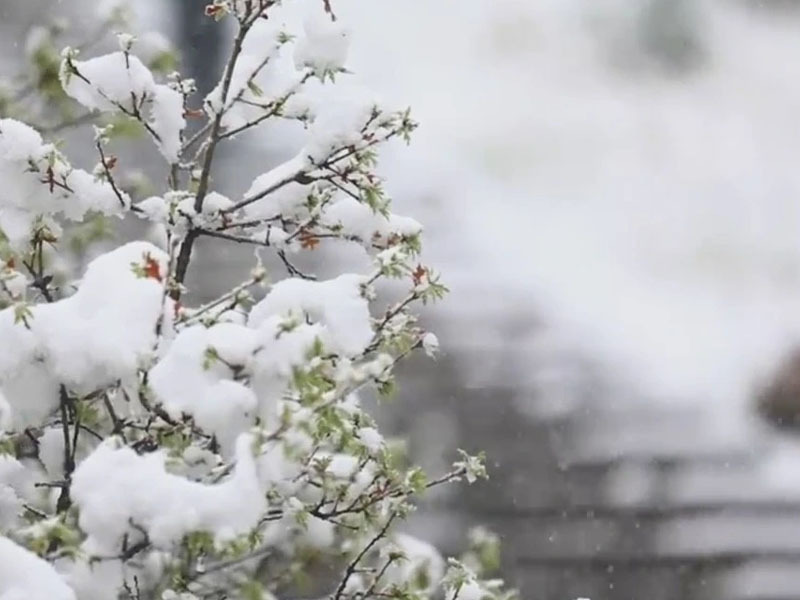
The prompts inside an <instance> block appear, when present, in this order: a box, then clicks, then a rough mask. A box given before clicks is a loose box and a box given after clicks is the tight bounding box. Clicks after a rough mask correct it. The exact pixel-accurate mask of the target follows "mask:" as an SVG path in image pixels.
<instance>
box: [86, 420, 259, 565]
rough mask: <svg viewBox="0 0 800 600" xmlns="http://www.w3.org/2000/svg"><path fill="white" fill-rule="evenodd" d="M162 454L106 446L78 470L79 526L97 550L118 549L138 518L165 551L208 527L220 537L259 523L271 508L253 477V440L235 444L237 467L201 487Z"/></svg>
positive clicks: (242, 438)
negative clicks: (170, 470) (176, 470)
mask: <svg viewBox="0 0 800 600" xmlns="http://www.w3.org/2000/svg"><path fill="white" fill-rule="evenodd" d="M164 460H165V456H164V455H163V454H162V453H160V452H157V453H151V454H147V455H144V456H139V455H137V454H136V453H135V452H134V451H133V450H131V449H130V448H125V447H122V448H119V447H116V443H115V440H114V439H111V440H108V441H106V442H104V443H103V444H101V445H100V446H99V447H98V448H97V449H96V450H95V451H94V453H93V454H91V455H90V456H89V457H88V458H87V459H86V460H84V461H83V462H82V463H81V464H80V466H79V467H78V469H77V470H76V471H75V474H74V478H73V485H72V495H73V498H74V500H75V502H76V504H77V505H78V506H79V508H80V521H79V523H80V526H81V529H82V530H83V531H85V532H86V533H87V534H88V535H89V536H90V539H91V541H92V545H93V546H94V547H95V548H96V549H98V550H105V551H106V552H108V553H114V552H115V550H116V549H117V548H118V547H119V544H120V542H121V541H122V537H123V536H124V534H125V533H126V532H131V533H132V534H134V535H135V530H132V529H131V526H130V523H131V522H133V523H135V524H137V525H138V526H140V527H143V528H144V529H145V530H146V531H147V534H148V536H149V539H150V540H151V542H152V543H153V544H154V545H155V546H156V547H157V548H163V549H168V548H169V547H170V546H171V544H173V543H175V542H177V541H179V540H180V539H181V538H182V537H183V536H184V535H186V534H188V533H190V532H192V531H208V532H210V533H212V534H213V535H215V536H216V538H217V539H218V540H219V541H226V540H230V539H231V538H233V537H235V536H236V535H241V534H244V533H247V532H248V531H249V530H250V529H251V528H253V527H255V525H256V524H257V523H258V520H259V518H260V517H261V516H262V515H263V513H264V511H265V510H266V500H265V498H264V490H263V488H262V486H261V484H260V483H259V481H258V478H257V476H256V467H255V462H254V458H253V454H252V438H251V437H250V436H248V435H242V436H240V437H239V439H238V440H237V442H236V467H235V470H234V472H233V474H232V475H231V476H230V478H229V479H227V480H225V481H224V482H222V483H219V484H216V485H204V484H201V483H197V482H194V481H190V480H188V479H184V478H182V477H179V476H177V475H172V474H170V473H168V472H167V471H166V470H165V467H164Z"/></svg>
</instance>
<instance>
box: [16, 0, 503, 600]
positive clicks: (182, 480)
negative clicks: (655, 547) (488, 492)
mask: <svg viewBox="0 0 800 600" xmlns="http://www.w3.org/2000/svg"><path fill="white" fill-rule="evenodd" d="M284 4H286V6H280V3H279V2H277V1H276V0H235V1H227V0H216V1H215V2H214V3H213V4H210V5H209V6H207V7H206V14H207V16H208V18H213V19H217V20H225V19H229V20H234V21H235V22H236V24H237V26H238V32H237V34H236V37H235V39H234V41H233V44H232V48H231V51H230V55H229V58H228V60H227V65H226V67H225V69H224V73H223V76H222V79H221V80H220V82H219V84H218V85H217V87H216V88H215V89H214V90H213V91H212V92H211V93H210V94H209V95H208V97H206V98H205V99H201V100H198V99H196V98H195V97H194V95H193V84H192V82H191V81H189V80H186V79H183V78H181V77H180V75H178V74H177V73H174V74H171V75H169V76H167V77H160V76H159V75H158V74H157V72H154V70H153V68H151V67H152V66H153V60H152V57H151V58H150V59H147V58H145V59H142V58H139V57H137V46H138V44H139V42H138V41H137V39H136V38H135V37H133V36H131V35H127V34H126V35H119V36H118V42H119V49H118V50H117V51H115V52H111V53H109V54H104V55H99V56H84V55H85V54H87V51H86V49H85V48H84V50H83V51H81V52H79V51H78V50H76V49H71V48H66V49H65V50H63V52H61V54H60V58H59V59H55V58H54V56H55V55H54V50H53V48H52V38H51V37H48V35H50V34H49V33H48V30H47V29H40V30H37V31H36V32H35V35H34V36H32V39H31V42H30V44H28V46H29V52H30V55H31V56H32V57H34V59H33V63H32V66H31V67H30V72H29V74H30V73H33V77H31V81H32V85H31V86H29V87H28V88H27V89H23V90H22V91H21V92H20V93H19V94H12V95H10V96H9V97H8V98H7V101H8V104H7V105H6V107H5V109H4V110H14V106H13V103H14V102H17V104H18V105H20V104H21V105H22V106H18V107H17V108H16V110H17V111H18V114H25V111H26V109H28V110H29V111H32V113H33V112H37V111H38V114H39V115H40V116H43V118H44V120H45V121H46V122H47V123H48V125H47V127H46V128H45V129H46V130H47V131H48V132H51V133H52V132H54V131H59V130H61V128H62V127H63V126H66V125H68V124H73V125H79V124H86V125H85V126H87V127H94V137H93V147H92V148H91V151H92V153H96V155H97V160H98V163H97V165H96V166H95V167H94V168H93V169H91V170H89V171H86V170H81V169H78V168H74V167H73V166H72V165H71V164H70V162H69V159H68V158H67V156H66V153H65V150H64V149H63V148H62V147H61V145H60V144H57V143H55V142H54V140H52V139H49V138H48V136H47V135H42V134H41V133H40V132H38V131H37V130H36V129H35V128H34V127H32V126H30V125H27V124H25V123H23V122H21V121H19V120H17V119H13V118H4V119H0V174H1V175H2V177H1V180H2V188H0V307H2V310H0V432H1V433H0V599H2V600H12V599H18V600H22V599H25V600H38V599H41V600H73V599H80V600H84V599H85V600H93V599H97V600H101V599H102V600H107V599H110V598H131V599H133V598H135V599H140V598H142V599H143V598H160V599H163V600H169V599H183V600H187V599H193V598H208V599H211V598H218V599H222V598H245V599H253V598H270V597H281V596H286V595H287V594H297V593H302V590H303V589H304V587H303V584H304V580H305V583H306V584H309V583H310V584H311V585H310V589H313V590H314V592H313V593H314V594H315V595H316V594H318V595H319V597H325V598H330V599H332V600H345V599H347V600H350V599H353V600H355V599H359V600H361V599H367V598H397V599H412V598H414V599H416V598H419V599H422V598H431V597H443V598H448V599H449V600H455V599H456V598H461V599H463V600H480V599H482V598H489V599H495V600H496V599H500V598H506V597H507V596H508V592H505V591H503V590H502V588H501V582H499V581H496V580H484V579H481V577H480V573H481V572H482V571H483V570H484V568H485V567H496V566H497V565H496V563H497V556H498V555H497V546H496V542H497V540H496V538H494V537H493V536H491V535H490V534H488V533H487V532H480V534H479V535H477V534H476V535H473V537H472V538H471V542H472V546H471V548H470V549H469V551H468V553H467V554H466V555H465V556H464V557H462V559H461V560H460V561H459V560H454V559H450V560H449V561H447V560H445V559H444V558H443V557H442V556H441V555H440V554H439V552H438V551H437V550H436V549H434V548H433V547H431V546H430V545H429V544H427V543H425V542H423V541H421V540H418V539H415V538H413V537H410V536H408V535H406V534H403V533H399V532H397V531H395V526H396V525H398V524H401V522H402V521H403V519H405V518H406V517H407V516H408V515H409V513H410V512H411V511H412V510H413V509H414V503H415V500H416V499H417V498H418V497H419V496H421V495H422V494H423V493H424V492H425V491H426V490H427V489H429V488H431V487H433V486H438V485H441V484H445V483H449V482H453V481H456V480H459V479H466V480H468V481H469V482H472V481H474V480H475V479H476V478H478V477H482V476H485V470H484V467H483V464H482V462H481V460H480V458H479V457H473V456H469V455H467V454H464V453H462V455H461V456H460V459H459V460H458V461H457V462H456V463H455V464H454V465H453V468H452V470H451V471H450V472H447V473H441V474H436V475H432V476H428V475H426V474H425V473H424V472H423V471H422V470H421V469H420V468H418V467H415V466H407V465H406V464H405V461H404V460H403V458H402V457H401V456H399V455H398V453H397V451H396V449H395V448H394V446H392V445H390V444H387V443H386V441H385V440H384V438H383V437H382V435H381V433H380V432H379V431H378V430H377V428H376V425H375V422H374V420H373V418H372V417H371V416H370V415H369V414H367V413H366V412H365V411H364V410H363V409H362V408H361V406H360V404H359V399H358V395H357V394H358V392H359V391H360V390H362V389H364V388H367V387H372V388H375V389H377V390H378V392H380V393H383V394H388V393H390V391H391V389H392V384H393V368H394V367H395V365H396V364H397V363H398V362H399V361H400V360H402V359H403V358H405V357H406V356H407V355H409V354H410V353H411V352H413V351H415V350H418V349H422V350H423V351H425V352H426V353H428V354H434V353H435V352H436V350H437V347H438V342H437V340H436V337H435V335H434V334H433V333H431V332H428V331H426V330H424V329H423V328H422V327H421V326H420V324H419V323H418V321H417V318H416V317H415V315H414V312H413V311H414V308H415V306H416V305H418V304H419V303H426V302H430V301H434V300H437V299H439V298H440V297H442V296H443V294H444V293H445V291H446V290H445V288H444V287H443V285H442V284H441V283H440V282H439V279H438V277H437V276H436V275H435V274H434V272H433V271H432V270H431V269H430V268H429V267H427V266H425V265H423V264H422V263H421V262H420V261H421V259H420V256H419V253H420V235H421V232H422V227H421V225H420V224H419V223H417V222H416V221H414V220H413V219H411V218H408V217H402V216H398V215H395V214H394V213H393V212H392V211H391V203H390V200H389V198H388V196H387V194H386V192H385V191H384V188H383V186H382V182H381V179H380V178H379V177H378V176H377V175H376V173H375V167H376V161H377V158H378V150H379V148H380V147H381V145H382V144H384V143H385V142H387V141H388V140H390V139H392V138H401V139H406V140H407V139H408V137H409V135H410V134H411V132H412V131H413V130H414V127H415V123H414V122H413V121H412V120H411V117H410V115H409V112H408V111H406V110H400V111H397V110H391V109H390V108H387V107H386V106H384V105H383V104H380V103H378V102H376V101H375V100H374V99H373V98H372V97H371V96H369V95H364V94H356V93H354V92H352V90H348V91H344V90H342V92H341V93H339V92H337V89H338V87H339V86H338V85H337V82H338V81H339V80H340V78H342V77H345V75H346V71H345V69H344V65H345V60H346V56H347V47H348V40H349V35H350V32H349V31H348V30H347V28H346V27H345V25H344V24H343V23H341V22H340V21H339V20H337V19H336V17H335V14H334V8H335V7H332V6H331V5H330V3H328V2H320V3H319V4H318V5H315V6H313V9H314V10H311V11H310V13H309V15H308V16H307V18H306V20H305V23H304V26H303V27H302V29H301V30H300V31H291V30H289V29H288V28H287V27H286V25H285V23H287V22H291V21H290V20H287V19H286V18H285V11H288V10H290V9H291V5H292V4H294V3H293V2H291V1H289V0H287V1H286V2H285V3H284ZM50 33H52V32H50ZM150 53H151V54H152V52H150ZM54 61H55V63H54ZM162 62H163V61H162ZM54 80H55V81H57V82H58V83H60V88H58V89H56V87H54V86H55V83H54ZM323 92H324V93H323ZM323 98H324V100H323ZM70 99H71V100H70ZM76 105H77V106H79V107H82V108H81V109H80V110H76V108H75V107H76ZM32 107H34V108H36V107H38V109H41V108H43V107H50V109H51V110H50V113H48V112H47V110H44V111H41V110H38V109H37V110H33V109H32ZM54 107H57V108H54ZM56 110H57V111H59V114H61V115H62V117H64V118H65V119H66V122H64V123H60V124H57V123H54V121H53V118H54V115H53V114H52V112H53V111H56ZM81 111H83V112H81ZM281 119H282V120H296V121H300V122H302V123H303V124H304V125H306V126H307V140H306V143H305V146H304V147H303V149H302V150H301V151H300V152H298V153H297V155H296V156H295V157H294V158H291V159H290V160H288V161H286V162H285V163H283V164H281V165H279V166H277V167H276V168H273V169H271V170H269V171H268V172H266V173H262V174H258V175H257V176H255V177H254V178H253V182H252V185H251V186H250V188H249V190H248V191H247V192H246V193H245V194H244V196H242V197H239V198H227V197H225V196H223V195H222V194H220V193H218V192H217V191H215V190H214V186H213V182H212V178H211V174H212V170H213V168H214V166H215V155H216V153H217V151H218V149H219V147H220V146H221V145H223V144H229V143H231V141H232V140H233V138H235V137H236V136H237V135H238V134H240V133H243V132H245V131H249V130H254V129H256V128H257V127H258V126H259V125H260V124H262V123H264V122H266V121H268V120H281ZM190 121H193V122H195V123H197V125H196V126H194V127H192V128H190V129H187V122H190ZM131 123H133V124H135V125H136V127H139V128H141V129H143V130H144V131H145V132H146V135H147V136H149V138H151V140H152V142H153V144H154V147H155V148H156V149H157V150H158V152H160V154H161V155H162V157H163V159H164V162H165V163H166V165H167V167H168V168H167V171H168V173H169V176H168V178H167V183H166V184H165V188H164V189H163V190H161V191H160V193H158V194H157V195H151V196H149V197H147V198H144V199H142V198H137V197H136V193H135V191H134V190H132V189H130V188H129V187H128V186H126V185H124V184H123V181H124V178H122V177H121V176H120V175H121V173H120V171H121V169H122V168H123V167H122V166H121V165H119V164H118V159H117V158H116V157H114V156H113V155H112V154H111V153H110V151H109V141H110V140H111V139H112V138H113V137H114V136H115V135H116V133H117V132H118V130H119V129H120V128H124V127H130V125H131ZM189 131H191V133H189ZM98 215H101V216H115V217H125V216H129V215H130V216H133V217H135V218H140V219H144V220H146V221H149V222H150V223H151V224H152V225H153V226H154V227H157V228H158V230H159V231H160V237H161V239H162V240H163V243H162V244H161V245H160V246H159V245H156V244H153V243H150V242H143V241H136V242H131V243H127V244H124V245H121V246H119V247H116V248H113V249H111V250H110V251H107V252H105V253H101V254H100V255H99V256H97V257H96V258H94V259H93V260H92V261H91V262H90V263H89V264H88V267H86V268H85V270H84V271H83V272H82V273H76V274H73V275H70V274H69V269H68V268H67V266H65V263H64V261H63V260H61V261H60V260H59V259H60V257H62V258H63V256H65V255H66V253H67V252H68V247H67V246H68V243H67V240H68V237H67V233H66V232H68V231H73V230H75V228H80V227H81V225H80V224H81V223H84V224H85V223H92V222H94V220H95V219H98V218H99V217H98ZM76 224H77V225H76ZM203 237H215V238H220V239H223V240H229V241H230V242H231V243H246V244H251V245H253V246H256V247H261V248H262V249H263V250H264V251H265V252H274V253H276V255H277V256H278V257H279V258H280V261H281V262H282V264H283V266H284V267H285V274H283V273H279V272H274V273H273V272H267V270H266V269H265V268H264V267H263V266H262V265H261V264H260V263H257V264H256V265H255V266H254V267H253V269H252V272H251V273H250V274H249V277H247V279H246V280H245V281H244V282H243V283H242V284H241V285H238V286H236V287H234V288H233V289H231V290H230V291H229V292H227V293H225V294H223V295H222V296H221V297H219V298H217V299H216V300H213V301H211V302H208V303H206V304H204V305H201V306H193V305H191V304H190V303H188V302H186V301H185V299H186V297H187V289H186V287H185V285H184V281H185V278H186V275H187V273H188V272H189V269H190V268H191V260H192V251H193V248H194V246H195V244H196V242H197V241H198V240H199V239H200V238H203ZM92 239H93V238H92V236H88V238H87V239H84V242H85V243H89V242H91V241H92ZM331 240H338V241H340V242H346V243H350V244H356V245H359V246H361V247H362V248H363V250H364V251H365V252H366V254H367V255H368V256H369V257H370V259H371V264H372V267H371V270H370V271H368V272H366V273H361V274H350V273H348V274H342V275H339V276H338V277H335V278H331V279H327V280H325V281H320V280H317V279H316V278H315V277H314V276H313V275H311V274H310V273H306V272H303V271H301V270H300V269H299V268H297V266H296V265H295V264H294V262H293V257H294V256H295V255H296V254H297V253H302V252H317V253H320V252H323V251H324V250H325V247H326V245H327V244H329V243H330V241H331ZM278 264H280V263H278ZM386 279H393V280H395V281H396V282H400V283H401V284H403V285H404V286H405V289H406V291H405V293H404V295H401V296H400V297H399V298H395V299H394V301H392V302H391V303H390V304H389V305H388V306H384V305H382V304H381V303H379V302H378V301H377V300H376V295H375V287H376V286H377V285H379V284H381V283H382V282H383V281H384V280H386ZM396 288H397V286H396V285H395V289H396Z"/></svg>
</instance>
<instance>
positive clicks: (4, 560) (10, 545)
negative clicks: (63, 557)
mask: <svg viewBox="0 0 800 600" xmlns="http://www.w3.org/2000/svg"><path fill="white" fill-rule="evenodd" d="M0 600H75V594H74V592H73V591H72V590H71V589H70V588H68V587H67V585H66V583H64V581H63V580H62V579H61V577H60V576H59V575H58V573H56V571H55V569H53V567H52V565H50V564H49V563H47V562H45V561H44V560H42V559H41V558H39V557H38V556H36V555H35V554H33V553H32V552H30V551H29V550H26V549H25V548H22V547H21V546H19V545H17V544H15V543H14V542H12V541H11V540H10V539H8V538H7V537H3V536H0Z"/></svg>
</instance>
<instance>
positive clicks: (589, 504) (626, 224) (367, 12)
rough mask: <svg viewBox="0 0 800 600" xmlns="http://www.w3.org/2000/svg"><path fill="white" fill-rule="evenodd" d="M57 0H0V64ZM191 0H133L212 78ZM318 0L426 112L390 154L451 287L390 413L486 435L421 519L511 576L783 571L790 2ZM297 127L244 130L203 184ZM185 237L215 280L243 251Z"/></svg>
mask: <svg viewBox="0 0 800 600" xmlns="http://www.w3.org/2000/svg"><path fill="white" fill-rule="evenodd" d="M57 4H58V6H56V3H54V2H52V0H31V1H30V2H26V3H25V4H24V5H21V4H20V5H17V3H8V2H4V3H2V6H0V16H2V17H3V20H2V22H3V25H2V28H3V29H4V41H3V42H2V44H3V48H4V50H3V56H4V57H5V58H4V59H3V61H4V62H5V64H2V62H3V61H0V64H2V66H3V67H8V68H11V67H13V63H14V61H13V60H11V58H12V57H14V56H15V55H16V54H18V53H19V51H20V49H21V48H22V47H23V46H24V43H25V39H26V35H27V33H26V32H27V30H28V28H29V26H30V24H31V23H33V22H34V21H36V20H37V19H41V18H42V15H47V14H48V11H50V10H59V11H62V12H64V11H66V12H69V13H71V14H72V17H73V18H76V19H78V20H81V19H84V20H86V19H90V18H91V17H92V16H94V10H95V7H93V5H92V3H89V2H85V3H83V4H81V3H80V2H76V3H75V4H74V5H71V6H69V7H65V6H61V4H62V3H61V2H59V3H57ZM203 4H204V2H203V1H202V0H147V1H144V0H142V2H141V3H137V5H136V7H135V8H136V9H137V11H138V12H139V13H140V15H139V16H140V18H141V19H142V21H143V22H144V26H145V28H155V29H159V30H161V31H162V33H164V34H166V35H168V36H169V37H171V38H172V39H175V40H177V42H178V44H179V45H180V46H181V47H182V50H183V51H184V53H185V55H186V56H187V60H186V61H185V63H184V71H185V72H188V74H189V75H192V76H195V77H197V78H198V81H199V83H200V87H201V88H202V89H206V90H207V89H208V88H209V87H211V86H212V85H213V83H214V81H215V79H216V76H215V73H216V72H218V70H219V61H218V59H217V56H218V52H219V51H220V50H219V49H220V47H224V44H225V41H226V40H225V33H224V31H222V32H221V33H220V30H219V29H216V28H209V27H208V23H207V22H205V21H204V19H202V18H201V16H202V6H203ZM81 6H84V7H89V9H88V10H82V9H81V8H79V7H81ZM334 7H335V9H336V11H337V13H338V14H339V17H340V18H341V19H343V20H344V21H345V22H347V23H350V24H351V26H352V32H353V36H352V37H353V45H352V55H351V56H352V59H351V61H350V62H351V67H352V70H353V71H354V72H355V75H353V76H352V78H353V79H354V80H355V81H357V82H359V83H361V84H364V85H367V86H369V87H371V88H374V89H376V90H377V91H378V92H380V93H381V94H382V95H383V96H384V97H385V98H387V99H390V100H391V101H392V102H393V103H395V104H409V105H411V106H412V107H413V111H414V114H415V115H416V118H417V120H418V121H420V122H421V124H422V126H421V127H420V129H419V131H418V134H417V135H416V137H415V139H414V141H413V143H412V145H411V147H410V148H406V147H404V146H402V145H397V146H394V147H390V148H388V149H387V151H386V152H385V155H384V162H383V171H384V173H385V175H386V177H387V189H388V190H389V191H390V192H391V194H392V195H393V197H394V198H395V207H396V210H397V211H398V212H401V213H403V214H410V215H413V216H415V217H416V218H418V219H419V220H421V221H423V222H424V223H425V224H426V227H427V245H426V255H427V259H426V260H427V262H428V263H430V264H433V265H435V266H437V267H438V269H439V270H440V271H441V272H442V273H443V274H444V279H445V280H446V282H447V283H448V285H449V286H450V288H451V289H452V294H451V295H450V297H449V298H448V299H447V300H446V301H445V302H444V303H442V304H441V305H440V306H437V307H434V308H433V309H431V310H430V311H429V313H428V314H427V315H426V319H427V321H428V322H429V323H430V325H431V327H432V328H433V329H434V330H436V331H437V332H438V333H439V337H440V340H441V342H442V346H443V349H444V352H443V354H442V356H441V357H440V358H439V359H438V361H437V362H436V363H431V362H430V361H427V360H423V359H415V360H413V361H412V362H410V363H409V364H407V365H405V366H404V368H403V371H404V372H403V374H402V375H401V377H400V382H401V390H400V393H399V397H398V398H397V399H395V400H394V401H393V402H391V403H390V404H387V405H384V406H381V407H380V409H379V414H380V416H381V419H382V420H383V421H384V422H385V425H386V427H388V428H389V429H390V430H392V431H394V432H396V433H398V434H403V435H405V436H407V437H408V439H409V444H410V448H411V450H412V452H413V453H414V454H415V455H416V456H418V457H419V459H420V460H421V461H422V462H423V463H424V464H425V465H426V466H427V467H429V468H430V469H431V470H433V471H437V470H441V469H444V468H446V465H447V464H449V462H451V461H452V459H453V458H454V457H453V453H452V449H453V448H455V447H463V448H465V449H467V450H470V451H475V450H478V449H485V450H486V451H487V453H488V455H489V459H490V460H489V463H490V466H491V471H490V474H491V477H492V478H491V481H490V482H489V483H488V484H483V485H480V486H476V487H474V488H471V489H469V490H467V491H466V492H465V490H463V489H462V488H458V489H457V490H455V491H452V492H451V493H450V495H448V494H444V495H437V496H436V497H434V498H431V499H430V500H429V502H428V503H427V504H426V505H425V506H424V507H423V509H422V510H421V511H420V512H419V513H418V514H417V515H416V516H415V517H414V519H413V521H412V522H411V523H410V527H411V528H412V529H414V530H415V531H416V532H417V533H419V534H421V535H422V536H423V537H425V538H427V539H429V540H430V541H433V542H436V543H438V544H439V545H440V546H442V547H444V548H445V549H449V550H457V549H458V548H460V547H461V546H463V544H464V533H463V532H464V531H465V530H466V528H467V527H468V526H470V525H475V524H482V525H486V526H488V527H490V528H492V529H494V530H495V531H497V532H498V533H499V534H501V536H502V539H503V552H504V567H503V576H504V577H505V578H506V579H507V580H508V581H509V583H510V584H511V585H515V586H518V587H519V588H520V589H521V590H522V592H523V597H524V598H537V599H542V600H550V599H553V600H556V599H558V600H564V599H570V598H576V597H578V596H585V597H590V598H592V599H593V600H604V599H609V600H610V599H615V600H617V599H628V598H630V599H644V598H647V599H648V600H694V599H697V600H705V599H708V600H711V599H714V600H717V599H719V600H735V599H752V600H780V599H787V600H788V599H796V598H798V597H800V442H798V440H800V437H797V434H796V433H795V425H796V424H798V423H800V420H798V416H799V415H800V359H798V358H797V356H798V355H797V354H796V353H797V350H798V348H800V168H799V167H800V1H797V0H760V1H759V0H749V1H748V0H461V1H459V2H452V1H449V0H439V1H431V0H404V1H403V2H397V1H396V0H368V1H364V0H334ZM168 11H169V12H168ZM167 14H169V15H170V16H169V17H167V16H166V15H167ZM87 22H88V21H87ZM87 27H89V26H88V25H87ZM298 139H299V138H298V137H297V133H296V132H295V133H293V132H289V131H282V130H270V131H268V132H267V133H264V132H262V133H261V134H260V135H254V136H250V137H247V138H246V139H243V140H242V143H241V144H240V145H239V146H238V147H239V150H238V152H237V153H229V154H228V155H226V156H225V157H224V160H225V161H228V166H227V167H226V168H224V169H222V170H221V171H220V174H219V175H218V177H217V183H218V185H219V187H220V188H222V189H223V191H225V192H226V193H228V194H230V195H232V196H233V195H235V194H237V193H241V192H242V190H243V189H244V188H246V187H247V184H248V183H249V181H250V180H251V179H252V178H253V177H254V176H255V175H256V174H258V173H260V172H263V171H264V170H266V168H265V167H266V166H268V164H271V163H274V162H276V161H278V160H280V159H281V158H282V157H285V156H288V155H290V154H291V153H292V150H293V149H294V148H295V147H296V144H297V143H298ZM223 173H224V174H223ZM200 250H201V253H202V254H201V257H202V258H203V259H204V260H205V266H204V267H203V273H204V275H205V276H206V279H208V277H207V275H208V273H209V272H210V271H209V270H211V271H212V272H213V273H214V277H213V278H212V279H213V282H212V285H211V286H210V287H212V288H213V287H215V286H217V287H221V286H224V285H226V284H227V283H228V282H229V281H238V280H240V279H241V272H240V271H239V269H240V268H241V267H242V265H243V264H244V262H243V261H244V260H245V259H248V258H249V257H251V256H252V254H251V253H244V254H235V253H234V254H228V253H226V252H225V251H223V249H222V248H220V247H206V248H201V249H200ZM215 291H216V290H211V289H209V290H208V291H207V292H206V293H208V294H211V293H213V292H215ZM797 431H798V432H800V427H798V429H797Z"/></svg>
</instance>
